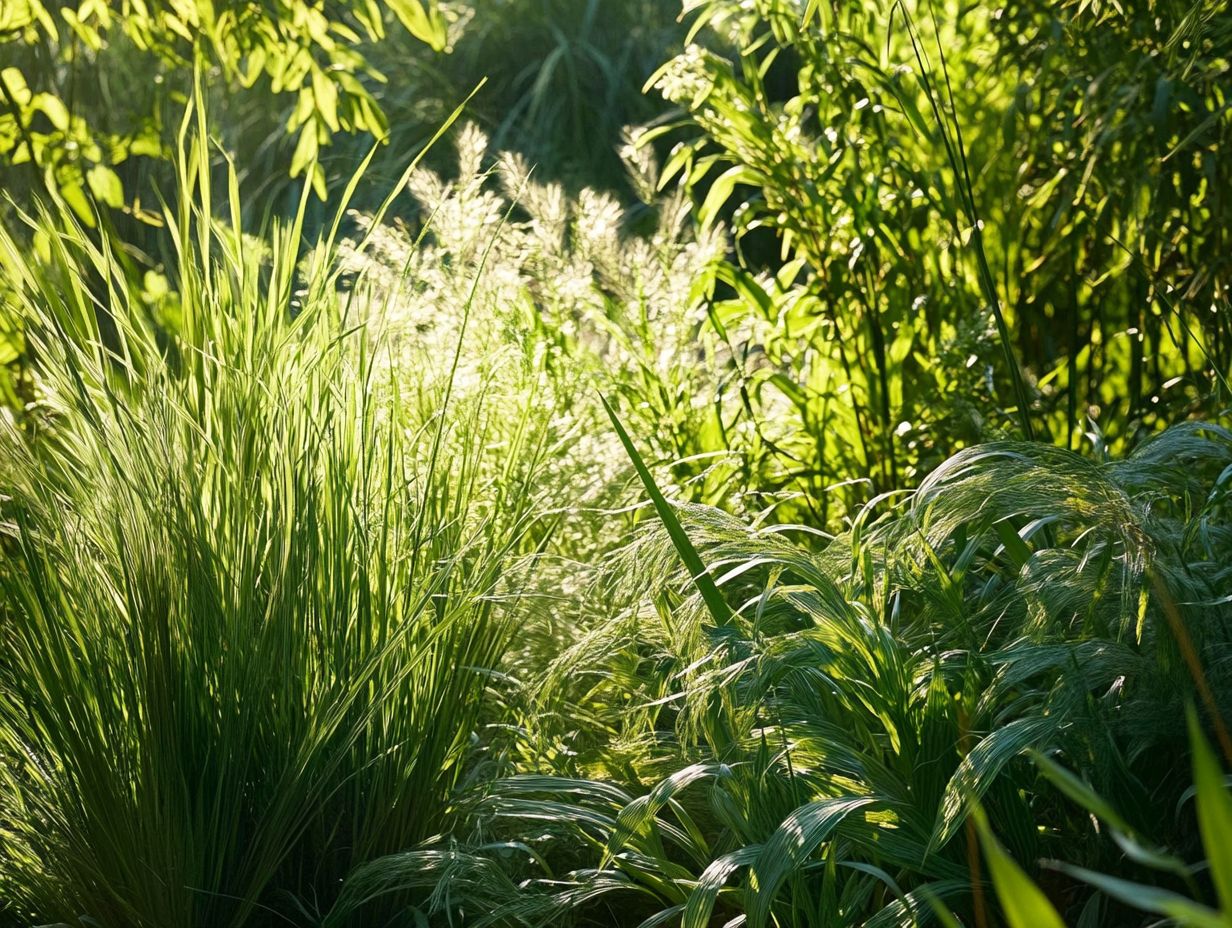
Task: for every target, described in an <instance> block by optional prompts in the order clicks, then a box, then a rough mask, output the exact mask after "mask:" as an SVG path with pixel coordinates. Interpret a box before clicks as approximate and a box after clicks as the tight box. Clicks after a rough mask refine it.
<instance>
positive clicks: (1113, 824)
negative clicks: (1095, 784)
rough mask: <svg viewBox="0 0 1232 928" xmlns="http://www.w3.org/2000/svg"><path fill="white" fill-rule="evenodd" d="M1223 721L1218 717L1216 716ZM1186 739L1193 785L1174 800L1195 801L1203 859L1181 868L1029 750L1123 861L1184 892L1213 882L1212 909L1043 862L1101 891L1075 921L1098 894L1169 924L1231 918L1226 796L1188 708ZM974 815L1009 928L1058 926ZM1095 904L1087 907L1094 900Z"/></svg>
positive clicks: (1201, 924)
mask: <svg viewBox="0 0 1232 928" xmlns="http://www.w3.org/2000/svg"><path fill="white" fill-rule="evenodd" d="M1218 724H1220V725H1222V724H1223V723H1222V720H1218ZM1189 739H1190V745H1191V748H1192V752H1193V761H1192V763H1193V779H1194V786H1193V788H1192V789H1190V790H1187V791H1186V793H1185V794H1184V795H1183V796H1182V797H1181V802H1180V803H1179V804H1178V807H1177V814H1178V815H1180V814H1181V812H1182V809H1181V806H1183V805H1185V804H1186V803H1188V801H1189V800H1191V799H1192V800H1193V803H1194V805H1196V807H1197V808H1196V816H1195V817H1196V818H1197V824H1198V831H1199V832H1200V833H1201V836H1202V848H1203V851H1204V855H1205V859H1204V861H1203V862H1202V863H1201V864H1200V865H1198V866H1192V867H1191V866H1186V865H1185V864H1184V863H1182V861H1181V860H1180V859H1179V858H1177V857H1175V856H1174V855H1172V854H1170V853H1168V852H1166V851H1162V850H1160V849H1158V848H1154V847H1152V846H1150V845H1149V844H1146V843H1144V841H1143V839H1142V837H1141V836H1140V835H1139V834H1138V833H1137V832H1136V831H1135V829H1134V827H1133V826H1132V825H1130V824H1129V823H1128V822H1127V821H1126V820H1125V818H1124V817H1123V816H1122V815H1121V814H1120V813H1119V812H1117V811H1116V810H1115V809H1114V808H1113V807H1112V806H1111V805H1109V804H1108V802H1107V801H1105V800H1104V799H1103V798H1102V797H1101V796H1099V795H1098V794H1097V793H1096V792H1095V791H1094V790H1092V789H1091V788H1090V786H1089V785H1088V784H1087V783H1085V782H1083V781H1082V780H1081V779H1079V778H1078V777H1076V776H1074V774H1073V773H1071V772H1069V771H1068V770H1066V769H1064V768H1063V767H1061V766H1059V765H1058V764H1057V763H1056V762H1055V761H1052V760H1050V759H1049V758H1047V757H1044V756H1042V755H1036V757H1035V760H1036V763H1037V764H1039V765H1040V767H1041V769H1042V771H1043V772H1044V773H1045V774H1046V775H1047V777H1048V778H1049V779H1050V780H1052V781H1053V782H1054V783H1055V784H1056V785H1057V786H1058V787H1059V788H1060V789H1061V791H1062V792H1063V793H1065V794H1066V795H1067V796H1069V797H1070V798H1072V799H1074V800H1075V801H1076V802H1077V803H1079V804H1080V805H1081V806H1082V807H1083V808H1084V809H1085V810H1086V811H1087V812H1088V813H1089V814H1090V815H1091V817H1092V819H1093V820H1095V821H1098V822H1100V823H1102V824H1103V825H1105V826H1107V827H1108V829H1109V831H1110V833H1111V835H1112V837H1113V839H1114V840H1115V841H1116V843H1117V845H1118V846H1119V847H1120V848H1121V849H1122V850H1123V852H1124V854H1125V857H1126V862H1127V863H1129V864H1131V865H1137V866H1138V867H1140V868H1142V869H1144V870H1148V871H1155V874H1156V878H1157V879H1163V880H1166V881H1170V882H1181V883H1183V884H1185V886H1186V887H1187V889H1188V890H1189V891H1190V892H1193V891H1194V890H1195V889H1196V888H1197V886H1196V883H1197V878H1198V877H1199V876H1200V875H1202V874H1203V872H1204V871H1205V872H1206V875H1207V877H1208V879H1209V881H1210V882H1211V883H1212V884H1213V887H1214V897H1215V899H1216V901H1217V907H1214V908H1213V907H1210V906H1207V905H1203V904H1201V903H1199V902H1196V901H1194V900H1193V899H1191V898H1188V897H1187V896H1185V895H1182V894H1181V893H1178V892H1176V891H1175V890H1173V889H1169V888H1167V887H1161V886H1159V885H1157V883H1156V882H1155V881H1154V880H1152V881H1146V880H1142V881H1135V880H1128V879H1124V878H1122V877H1116V876H1110V875H1108V874H1104V873H1095V872H1093V871H1091V870H1087V869H1085V868H1083V867H1078V866H1074V865H1072V864H1068V863H1061V862H1057V861H1052V862H1049V863H1048V864H1047V865H1048V866H1050V867H1051V868H1053V869H1055V870H1057V871H1059V872H1061V873H1063V874H1065V875H1067V876H1069V877H1071V878H1073V879H1075V880H1078V881H1081V882H1082V883H1085V884H1088V885H1090V886H1091V887H1092V888H1093V889H1095V890H1096V891H1097V892H1098V893H1099V894H1100V895H1096V896H1093V897H1091V899H1090V902H1089V903H1088V905H1087V906H1086V908H1085V909H1084V912H1083V915H1082V916H1081V920H1080V924H1089V923H1093V922H1092V920H1091V918H1090V917H1089V916H1088V915H1087V914H1086V913H1087V912H1094V913H1096V915H1095V917H1098V913H1099V911H1100V909H1099V907H1098V905H1099V903H1101V902H1103V901H1104V899H1108V900H1112V901H1113V902H1114V903H1120V904H1121V905H1124V906H1126V907H1128V908H1130V909H1134V910H1138V911H1141V912H1149V913H1151V914H1152V915H1158V916H1163V918H1164V919H1165V920H1166V921H1167V922H1168V923H1169V924H1175V925H1178V926H1181V928H1221V926H1226V925H1228V924H1229V922H1230V921H1232V915H1230V914H1229V909H1230V908H1232V856H1230V853H1232V848H1229V845H1228V835H1229V834H1232V794H1229V791H1228V787H1227V783H1226V781H1225V779H1224V776H1223V771H1222V770H1221V769H1220V765H1219V761H1218V760H1217V759H1216V757H1215V754H1214V752H1213V751H1212V750H1211V746H1210V744H1209V743H1208V742H1207V740H1206V736H1205V735H1204V734H1203V733H1202V730H1201V728H1200V727H1199V725H1198V721H1197V717H1196V716H1195V714H1194V713H1193V711H1192V709H1191V710H1190V712H1189ZM976 821H977V823H978V827H979V831H980V841H981V843H982V844H983V847H984V854H985V856H986V857H987V859H988V864H989V868H990V869H991V878H992V884H993V887H994V888H995V889H996V892H997V896H998V898H999V900H1000V902H1001V905H1002V907H1003V908H1004V910H1005V915H1006V918H1007V920H1008V921H1009V924H1010V926H1011V928H1034V926H1042V925H1049V926H1056V928H1064V924H1065V923H1064V922H1063V921H1062V920H1061V916H1060V915H1059V914H1058V913H1057V911H1056V909H1055V908H1054V907H1053V905H1052V903H1050V902H1049V901H1048V899H1047V897H1046V896H1045V895H1044V894H1043V892H1041V891H1040V889H1039V888H1038V887H1037V886H1035V885H1034V884H1033V883H1032V882H1031V881H1030V879H1029V878H1028V877H1027V876H1026V874H1025V873H1023V872H1022V870H1021V869H1019V867H1018V865H1017V864H1016V863H1014V861H1013V860H1012V859H1011V858H1010V857H1009V856H1008V855H1007V854H1006V852H1005V850H1004V848H1002V847H1001V846H1000V845H999V844H998V843H997V840H996V838H995V837H994V836H993V834H992V832H991V830H990V829H989V827H988V823H987V819H986V818H985V817H984V816H982V815H981V814H979V813H978V811H977V814H976ZM1093 904H1094V905H1093Z"/></svg>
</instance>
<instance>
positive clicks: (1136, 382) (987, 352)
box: [643, 0, 1232, 522]
mask: <svg viewBox="0 0 1232 928" xmlns="http://www.w3.org/2000/svg"><path fill="white" fill-rule="evenodd" d="M1217 6H1218V5H1217V4H1209V5H1203V4H1198V5H1197V6H1194V5H1193V4H1187V3H1176V4H1171V3H1154V2H1153V3H1149V4H1140V5H1134V6H1133V7H1127V8H1126V9H1124V10H1122V9H1120V8H1119V7H1118V8H1117V10H1116V11H1109V10H1104V11H1102V12H1101V14H1100V15H1099V16H1095V15H1091V14H1090V12H1088V11H1084V10H1082V9H1081V8H1080V7H1081V5H1080V4H1059V5H1058V4H1052V3H1040V4H1025V5H1023V4H1019V5H1017V6H1016V7H1015V10H1014V11H1013V12H1012V13H1007V12H1005V11H998V10H995V9H994V7H993V6H992V5H981V4H976V5H970V4H966V5H960V4H956V3H943V2H937V3H933V2H928V3H918V4H905V5H893V6H890V7H887V8H886V9H885V10H883V9H881V8H880V6H879V5H877V4H869V3H865V2H863V0H851V2H841V3H833V4H809V5H808V8H807V9H805V6H804V4H803V3H799V2H795V0H755V2H752V3H739V2H735V0H695V2H690V3H686V8H687V9H688V10H690V11H691V12H692V14H693V28H692V32H691V35H694V36H696V37H697V38H696V39H695V40H694V42H693V43H691V44H689V45H688V46H687V47H686V49H685V50H684V52H683V53H682V54H681V55H679V56H677V57H676V58H675V59H673V60H672V61H670V62H669V63H667V64H666V65H665V66H664V67H663V68H662V69H661V71H660V72H659V73H658V74H657V76H656V79H655V81H654V85H655V87H656V88H657V89H659V90H660V91H661V92H662V93H663V94H664V95H665V96H666V97H667V98H668V99H669V100H670V101H671V102H673V103H675V104H677V105H678V106H680V107H681V108H682V109H683V110H684V111H685V113H686V116H687V118H686V119H685V120H684V121H683V122H681V123H680V124H678V125H676V126H674V127H673V126H665V127H661V128H658V129H654V130H651V131H650V132H649V133H647V134H646V135H645V136H643V138H644V139H651V138H660V137H662V136H663V134H664V133H672V135H671V136H670V137H672V138H678V139H679V141H678V142H677V144H676V146H675V148H674V150H673V154H672V157H671V159H670V160H669V161H668V163H667V166H666V170H665V177H666V178H672V177H675V176H677V175H679V176H680V177H682V178H684V180H685V182H686V183H687V184H689V185H690V186H691V187H692V188H693V189H695V190H696V191H697V196H698V198H699V201H700V203H701V206H700V210H699V218H700V220H701V221H702V222H703V223H707V222H711V221H713V220H714V219H715V218H716V217H718V216H720V215H730V217H731V220H732V224H733V230H734V232H735V235H736V239H737V243H738V247H739V248H740V251H739V252H738V255H739V259H738V262H737V263H738V266H737V267H732V266H721V267H720V268H719V269H718V270H717V272H716V273H715V274H714V276H713V277H712V278H711V280H712V282H713V283H712V285H713V286H715V287H716V288H724V287H730V288H734V289H735V291H736V296H737V298H736V299H735V300H731V301H726V302H725V303H723V304H721V305H722V306H723V309H722V310H721V311H720V320H721V321H722V323H723V324H724V325H725V326H726V325H730V324H731V321H732V319H733V318H744V317H753V318H757V319H758V321H759V322H762V320H764V322H762V329H763V332H764V335H763V338H762V339H761V340H758V341H754V342H751V343H747V344H743V345H740V346H739V348H740V351H741V353H742V354H743V356H744V357H745V358H746V359H747V360H746V362H745V364H744V365H743V368H742V370H741V371H740V374H739V381H738V383H739V387H740V389H741V390H742V391H743V393H744V394H745V395H746V396H747V399H746V405H747V406H748V411H747V417H748V418H749V419H751V420H754V421H761V422H764V421H773V420H775V419H778V418H780V417H781V415H782V413H781V412H780V410H782V409H783V408H786V409H787V410H788V411H789V415H790V417H791V420H792V422H793V425H794V434H793V435H792V436H791V438H790V439H789V440H788V441H786V442H782V443H775V445H774V446H773V447H769V448H766V449H762V450H761V451H760V452H759V453H758V459H757V461H756V464H755V466H756V468H757V472H758V475H759V479H758V481H757V483H758V484H759V486H761V487H763V488H767V487H771V486H773V487H778V488H780V489H782V490H783V491H785V492H792V493H795V494H797V495H803V496H804V497H805V498H806V499H807V500H808V503H807V505H808V511H809V517H810V518H814V519H815V518H816V517H817V514H818V513H817V511H816V510H821V514H822V516H823V517H824V518H825V519H826V521H828V522H835V521H837V520H836V519H835V518H834V514H833V512H832V511H828V510H832V509H833V508H834V507H835V505H836V504H839V513H838V514H839V515H842V514H845V513H846V512H850V511H852V509H853V507H855V506H857V505H858V504H859V502H860V501H861V499H862V498H867V495H866V494H861V493H860V492H858V491H857V489H856V488H852V487H849V488H848V489H847V491H846V492H845V493H843V494H842V495H841V496H836V494H834V493H833V492H827V490H828V488H830V487H831V486H833V485H836V484H841V483H842V482H843V481H846V480H849V479H851V478H852V477H853V476H860V477H867V478H869V479H870V480H871V481H872V484H873V489H874V490H889V489H894V488H897V487H901V486H904V485H910V484H911V483H913V482H915V481H916V480H918V479H919V478H920V477H922V476H923V474H924V473H926V472H927V470H928V469H929V468H931V467H932V466H935V464H937V463H939V461H940V460H941V459H943V458H944V457H945V456H947V455H948V454H950V453H952V452H953V451H954V450H957V448H959V447H963V446H965V445H968V444H971V443H972V442H974V441H978V440H982V439H986V438H991V437H999V436H1002V435H1005V434H1006V433H1007V432H1009V431H1010V430H1015V431H1017V432H1018V433H1019V434H1020V435H1024V436H1025V437H1031V431H1033V430H1034V429H1035V428H1038V424H1039V422H1040V421H1041V420H1042V424H1043V427H1044V430H1045V433H1046V435H1047V436H1056V439H1057V440H1058V441H1059V442H1061V443H1063V444H1067V445H1068V446H1070V447H1073V446H1074V444H1075V441H1076V440H1078V439H1079V438H1080V436H1081V433H1082V431H1083V427H1084V421H1085V419H1086V418H1087V417H1088V416H1089V417H1091V418H1092V419H1094V420H1096V421H1097V422H1098V423H1099V428H1100V429H1101V430H1102V431H1103V432H1104V433H1106V434H1108V435H1109V436H1111V439H1112V441H1113V442H1114V444H1115V443H1117V442H1119V441H1121V440H1122V439H1123V438H1125V437H1131V436H1133V435H1134V434H1135V433H1136V432H1137V431H1139V430H1150V429H1153V428H1156V427H1157V426H1158V424H1159V422H1160V420H1161V419H1162V421H1163V422H1165V423H1166V422H1167V421H1169V419H1170V415H1169V413H1170V411H1172V410H1176V411H1179V412H1182V413H1190V412H1192V411H1193V410H1194V409H1201V408H1206V409H1207V410H1209V411H1214V410H1217V409H1219V408H1220V407H1219V406H1218V405H1217V404H1218V403H1219V402H1226V396H1225V397H1223V399H1222V400H1219V399H1216V400H1215V401H1214V402H1212V403H1209V405H1206V406H1205V407H1204V406H1203V404H1204V403H1205V402H1207V397H1208V395H1209V391H1210V388H1211V386H1212V384H1213V382H1218V381H1219V378H1222V377H1223V376H1224V375H1225V374H1226V372H1227V371H1228V369H1229V355H1228V351H1227V349H1228V345H1229V340H1228V333H1227V332H1226V331H1225V327H1226V316H1227V313H1226V303H1227V287H1228V282H1227V269H1226V268H1225V266H1224V265H1225V260H1224V255H1223V253H1224V251H1225V249H1223V246H1222V244H1221V243H1222V233H1221V232H1220V231H1218V230H1220V229H1222V228H1224V226H1226V224H1227V218H1226V215H1225V213H1224V212H1223V211H1222V210H1223V205H1222V204H1223V201H1222V199H1220V198H1218V197H1212V196H1207V195H1205V194H1204V191H1206V190H1210V189H1214V186H1218V185H1219V184H1220V183H1221V182H1220V181H1219V179H1218V175H1217V171H1218V170H1220V169H1219V168H1216V166H1215V164H1216V160H1215V154H1214V152H1215V151H1217V150H1218V147H1219V144H1220V141H1221V140H1222V139H1223V135H1224V134H1226V132H1227V130H1228V127H1229V126H1230V125H1232V122H1230V121H1229V118H1228V110H1227V106H1226V101H1225V100H1224V96H1225V89H1226V88H1225V84H1226V82H1223V81H1222V78H1223V77H1224V76H1225V75H1226V69H1227V61H1228V50H1229V46H1228V39H1229V37H1230V36H1232V31H1230V30H1229V18H1228V16H1227V15H1226V10H1223V9H1216V7H1217ZM703 38H704V39H705V41H706V43H707V45H708V46H709V47H705V46H703V45H701V44H697V43H699V42H700V41H701V40H702V39H703ZM1211 185H1214V186H1211ZM767 265H768V266H769V268H770V270H763V268H766V267H767ZM1002 308H1003V311H1002ZM994 323H995V325H994ZM1011 333H1012V334H1011ZM1011 341H1012V344H1010V343H1011ZM998 342H999V343H1000V345H998ZM1007 349H1008V350H1009V351H1008V354H1007ZM1015 358H1017V359H1018V361H1015ZM1018 363H1022V364H1024V365H1025V367H1026V370H1027V375H1028V377H1029V380H1030V381H1031V383H1030V384H1028V385H1027V387H1025V388H1024V387H1023V386H1022V385H1021V384H1020V382H1019V380H1020V378H1019V376H1018ZM1212 365H1213V368H1214V381H1213V380H1212V379H1211V374H1210V368H1211V366H1212ZM1024 399H1025V400H1026V401H1027V402H1030V403H1031V405H1032V409H1031V410H1030V413H1029V415H1027V414H1026V411H1025V410H1023V409H1022V407H1023V405H1024ZM1161 413H1162V415H1161V416H1160V418H1159V419H1157V418H1156V416H1157V415H1159V414H1161ZM1208 414H1210V412H1208ZM1032 420H1035V421H1036V423H1037V424H1036V426H1035V427H1032V426H1031V422H1032ZM790 518H791V517H788V519H789V520H790Z"/></svg>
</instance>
